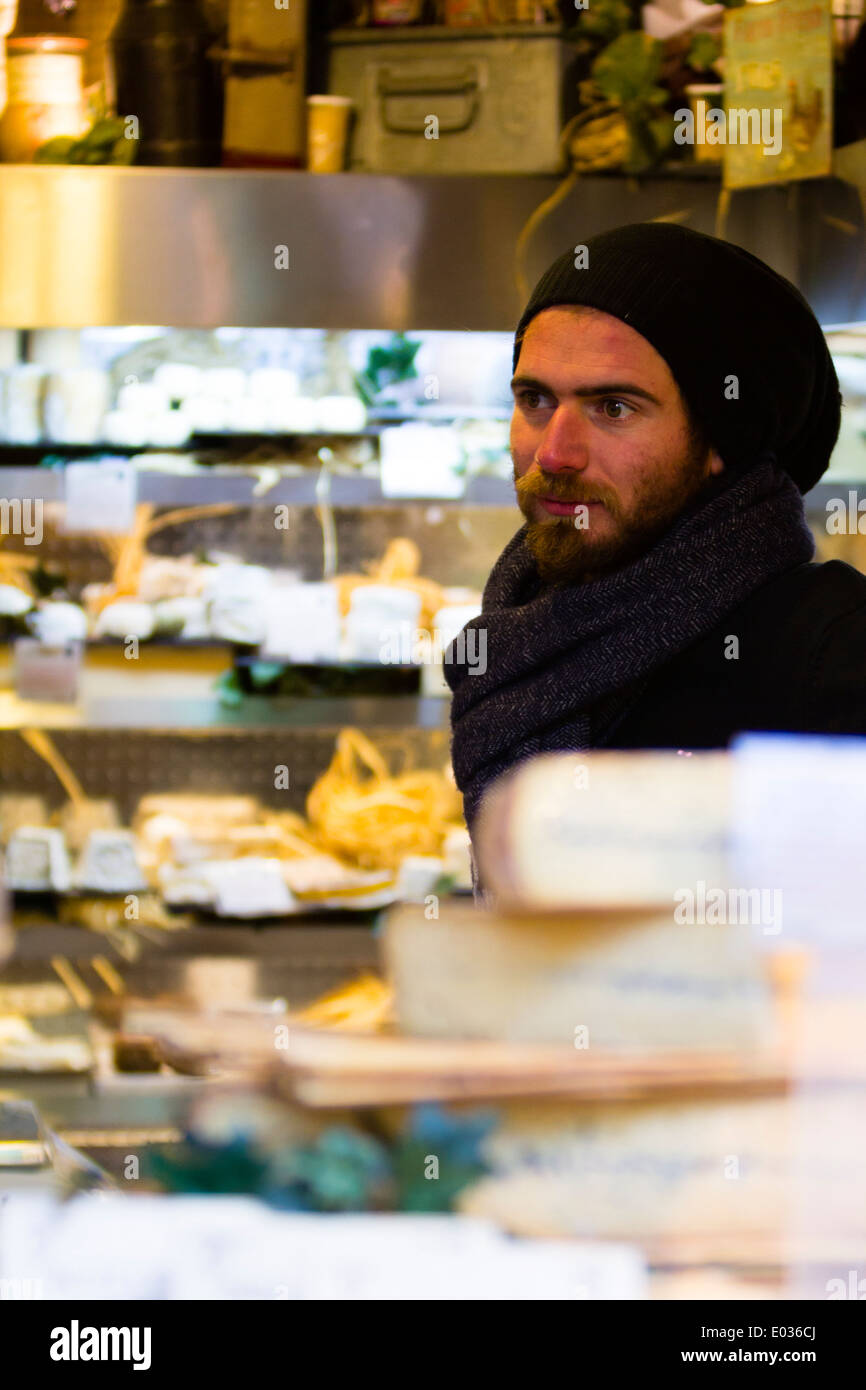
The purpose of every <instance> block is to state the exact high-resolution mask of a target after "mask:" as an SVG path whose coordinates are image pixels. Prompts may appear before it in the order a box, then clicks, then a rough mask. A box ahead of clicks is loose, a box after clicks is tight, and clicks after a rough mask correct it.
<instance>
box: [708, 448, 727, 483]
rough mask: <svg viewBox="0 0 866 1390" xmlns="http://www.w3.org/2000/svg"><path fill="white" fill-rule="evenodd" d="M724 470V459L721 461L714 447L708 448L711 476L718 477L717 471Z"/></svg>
mask: <svg viewBox="0 0 866 1390" xmlns="http://www.w3.org/2000/svg"><path fill="white" fill-rule="evenodd" d="M724 471H725V465H724V461H723V459H722V457H721V455H720V454H717V453H716V451H715V449H711V450H710V474H711V476H713V477H718V475H719V473H723V472H724Z"/></svg>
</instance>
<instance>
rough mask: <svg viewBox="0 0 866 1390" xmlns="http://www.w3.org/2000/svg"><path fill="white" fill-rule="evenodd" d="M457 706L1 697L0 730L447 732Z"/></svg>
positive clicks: (398, 699)
mask: <svg viewBox="0 0 866 1390" xmlns="http://www.w3.org/2000/svg"><path fill="white" fill-rule="evenodd" d="M449 711H450V701H449V700H448V699H447V698H440V697H437V696H424V695H392V696H355V697H344V698H335V697H330V698H329V697H326V696H316V697H315V698H310V699H289V698H287V697H283V696H275V697H273V698H271V699H269V698H268V697H267V696H262V695H251V696H247V697H245V698H244V702H243V704H242V705H240V706H238V707H236V708H232V707H230V706H227V705H223V704H221V703H220V701H219V699H218V698H217V696H216V695H212V696H197V697H195V698H190V699H183V698H175V699H173V698H170V697H169V698H161V699H160V698H154V697H150V698H148V697H144V698H138V699H136V698H135V697H131V696H124V698H123V699H122V700H119V699H117V698H116V697H114V698H98V697H97V698H89V699H87V698H85V699H84V700H82V701H80V702H79V703H77V704H74V705H73V704H69V705H64V704H47V703H41V702H39V701H35V700H18V699H16V698H15V697H14V696H11V695H8V694H6V695H4V696H0V729H33V728H35V729H47V730H61V729H70V730H79V729H81V730H100V729H138V730H148V731H152V732H159V731H164V732H175V731H177V732H183V731H189V732H190V733H191V734H192V733H194V732H195V731H201V730H208V731H209V732H213V733H219V732H230V731H237V730H251V731H252V730H264V729H285V730H287V731H291V730H306V729H311V730H327V729H334V730H337V729H342V728H345V727H346V726H347V725H353V726H357V727H359V728H362V729H365V730H373V729H404V728H414V729H447V728H448V725H449V717H450V716H449Z"/></svg>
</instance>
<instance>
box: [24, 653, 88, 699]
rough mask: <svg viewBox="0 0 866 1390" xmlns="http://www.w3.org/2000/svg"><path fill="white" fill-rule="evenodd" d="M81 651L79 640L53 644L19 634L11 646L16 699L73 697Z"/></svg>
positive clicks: (79, 667) (78, 676) (76, 693)
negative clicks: (12, 646)
mask: <svg viewBox="0 0 866 1390" xmlns="http://www.w3.org/2000/svg"><path fill="white" fill-rule="evenodd" d="M82 650H83V649H82V645H81V643H80V642H62V643H59V644H57V645H53V644H50V643H47V642H40V641H39V640H38V638H36V637H19V638H18V640H17V641H16V642H15V645H14V648H13V651H14V670H15V694H16V695H17V696H18V698H19V700H51V701H61V702H63V703H68V702H70V701H73V700H77V699H78V682H79V679H80V676H81V659H82Z"/></svg>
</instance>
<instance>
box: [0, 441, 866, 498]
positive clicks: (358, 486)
mask: <svg viewBox="0 0 866 1390" xmlns="http://www.w3.org/2000/svg"><path fill="white" fill-rule="evenodd" d="M138 452H139V453H140V452H141V450H139V451H138ZM161 452H163V451H161ZM260 467H261V471H262V472H268V471H270V470H271V469H273V468H274V467H279V465H274V464H262V465H261V466H260ZM323 488H324V489H326V495H327V500H328V501H329V502H330V503H331V505H332V506H334V507H406V506H410V505H412V504H413V503H422V504H423V503H429V504H430V505H431V506H432V505H435V506H449V507H516V505H517V504H516V501H515V497H514V484H513V482H512V481H511V479H510V478H500V477H496V476H494V475H493V474H483V473H482V474H476V475H475V477H473V478H470V479H469V482H468V483H467V486H466V492H465V493H464V495H463V496H462V497H434V496H430V497H424V496H420V497H390V496H386V495H385V494H384V493H383V492H382V484H381V480H380V478H379V477H378V475H375V474H367V473H357V474H351V473H327V472H326V473H324V474H323V473H322V472H321V471H320V470H318V469H306V470H304V471H303V472H298V473H296V474H290V475H284V476H282V477H280V478H279V479H278V481H277V482H275V483H274V485H273V486H272V487H263V486H262V478H261V476H257V475H256V474H255V473H252V472H240V471H230V470H229V468H228V467H227V466H223V467H221V469H220V471H219V472H216V471H214V472H206V471H204V470H202V471H201V472H197V473H167V472H163V471H162V470H155V471H154V472H151V473H149V472H146V471H141V472H140V473H139V475H138V496H139V500H140V501H141V502H152V503H153V504H154V505H155V506H166V507H167V506H194V505H196V504H198V503H204V502H217V501H218V502H236V503H238V504H239V505H241V506H250V507H254V506H268V507H271V506H277V505H279V504H284V505H286V506H291V507H315V506H318V505H319V503H320V502H321V500H322V495H321V493H322V489H323ZM852 489H853V490H854V491H856V493H857V495H858V498H866V478H860V479H853V480H849V479H844V478H831V479H829V480H828V479H827V478H825V479H824V480H823V481H822V482H820V483H818V484H817V486H816V487H814V488H812V490H811V492H808V493H807V494H806V509H807V511H809V512H810V513H814V512H816V511H824V510H825V508H826V505H827V502H828V501H829V499H830V498H834V497H845V498H847V494H848V492H849V490H852ZM0 493H2V496H3V497H4V498H7V499H12V498H15V497H21V498H23V497H34V498H35V497H39V498H41V499H42V501H44V502H60V501H62V500H63V496H64V489H63V470H62V468H16V467H11V468H9V467H7V468H0Z"/></svg>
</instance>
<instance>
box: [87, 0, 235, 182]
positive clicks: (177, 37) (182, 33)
mask: <svg viewBox="0 0 866 1390" xmlns="http://www.w3.org/2000/svg"><path fill="white" fill-rule="evenodd" d="M212 38H213V35H212V33H211V30H210V28H209V26H208V22H207V19H206V18H205V14H204V12H203V10H202V9H200V7H199V5H198V3H197V0H126V4H125V6H124V8H123V10H122V11H121V14H120V18H119V19H118V21H117V24H116V25H115V27H114V29H113V30H112V33H111V39H110V48H111V51H112V54H113V57H114V74H115V84H116V89H117V113H118V115H119V116H135V117H137V119H138V121H139V129H140V144H139V149H138V163H139V164H163V165H187V166H195V165H198V166H202V165H213V164H218V163H219V159H220V146H221V140H222V116H223V100H222V84H221V81H220V73H219V68H218V66H217V65H216V63H215V62H214V60H213V59H212V58H210V57H209V56H208V50H209V48H210V45H211V41H212Z"/></svg>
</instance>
